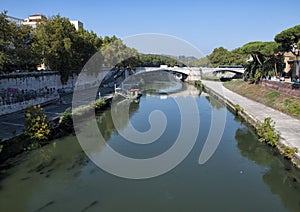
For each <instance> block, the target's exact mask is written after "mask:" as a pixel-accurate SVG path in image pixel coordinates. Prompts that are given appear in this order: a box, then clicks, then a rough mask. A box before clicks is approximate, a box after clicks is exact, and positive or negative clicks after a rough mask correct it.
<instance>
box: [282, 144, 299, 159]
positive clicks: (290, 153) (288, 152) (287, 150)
mask: <svg viewBox="0 0 300 212" xmlns="http://www.w3.org/2000/svg"><path fill="white" fill-rule="evenodd" d="M297 152H298V149H297V148H296V147H294V148H291V147H288V146H284V147H283V155H284V157H286V158H288V159H292V158H293V157H294V155H295V154H296V153H297Z"/></svg>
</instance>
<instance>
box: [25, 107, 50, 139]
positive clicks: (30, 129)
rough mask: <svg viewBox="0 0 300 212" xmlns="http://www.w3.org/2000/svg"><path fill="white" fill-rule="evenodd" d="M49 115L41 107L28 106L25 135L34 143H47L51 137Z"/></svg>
mask: <svg viewBox="0 0 300 212" xmlns="http://www.w3.org/2000/svg"><path fill="white" fill-rule="evenodd" d="M50 131H51V129H50V125H49V123H48V122H47V115H46V114H45V113H44V110H43V108H42V107H41V106H40V105H37V106H28V107H27V108H26V112H25V126H24V134H25V135H26V136H28V137H29V138H30V139H32V140H33V141H45V140H47V139H48V136H49V135H50Z"/></svg>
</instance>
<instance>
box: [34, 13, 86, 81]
mask: <svg viewBox="0 0 300 212" xmlns="http://www.w3.org/2000/svg"><path fill="white" fill-rule="evenodd" d="M33 37H34V42H33V44H32V47H33V49H34V51H35V52H36V53H38V54H39V55H40V62H41V63H45V64H46V66H49V67H50V68H51V69H52V70H55V71H58V72H60V75H61V81H62V83H65V82H66V81H67V80H68V77H69V75H70V74H71V73H72V72H73V71H78V70H76V69H79V67H80V65H81V63H80V61H78V57H79V54H78V52H76V48H75V43H76V42H78V34H77V32H76V29H75V27H74V26H73V25H72V24H71V23H70V21H69V19H67V18H64V17H61V16H60V15H56V16H53V17H51V18H50V19H48V20H44V21H42V22H40V23H39V24H38V25H37V28H36V30H34V32H33ZM77 51H78V49H77ZM74 69H75V70H74Z"/></svg>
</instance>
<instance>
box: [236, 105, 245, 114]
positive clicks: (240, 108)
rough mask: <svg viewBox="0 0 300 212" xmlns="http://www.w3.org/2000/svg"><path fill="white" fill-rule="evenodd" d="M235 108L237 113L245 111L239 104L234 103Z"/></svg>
mask: <svg viewBox="0 0 300 212" xmlns="http://www.w3.org/2000/svg"><path fill="white" fill-rule="evenodd" d="M234 109H235V111H236V113H238V112H243V111H244V109H243V108H242V107H241V106H240V105H239V104H236V105H234Z"/></svg>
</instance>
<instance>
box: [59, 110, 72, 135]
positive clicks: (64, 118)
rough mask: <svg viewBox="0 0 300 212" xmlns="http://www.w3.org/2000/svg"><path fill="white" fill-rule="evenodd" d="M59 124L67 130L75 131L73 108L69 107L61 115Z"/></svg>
mask: <svg viewBox="0 0 300 212" xmlns="http://www.w3.org/2000/svg"><path fill="white" fill-rule="evenodd" d="M59 126H60V128H61V129H62V130H63V131H65V132H72V131H73V119H72V108H71V107H68V108H67V109H66V110H65V111H64V112H63V113H62V114H61V116H60V119H59Z"/></svg>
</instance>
